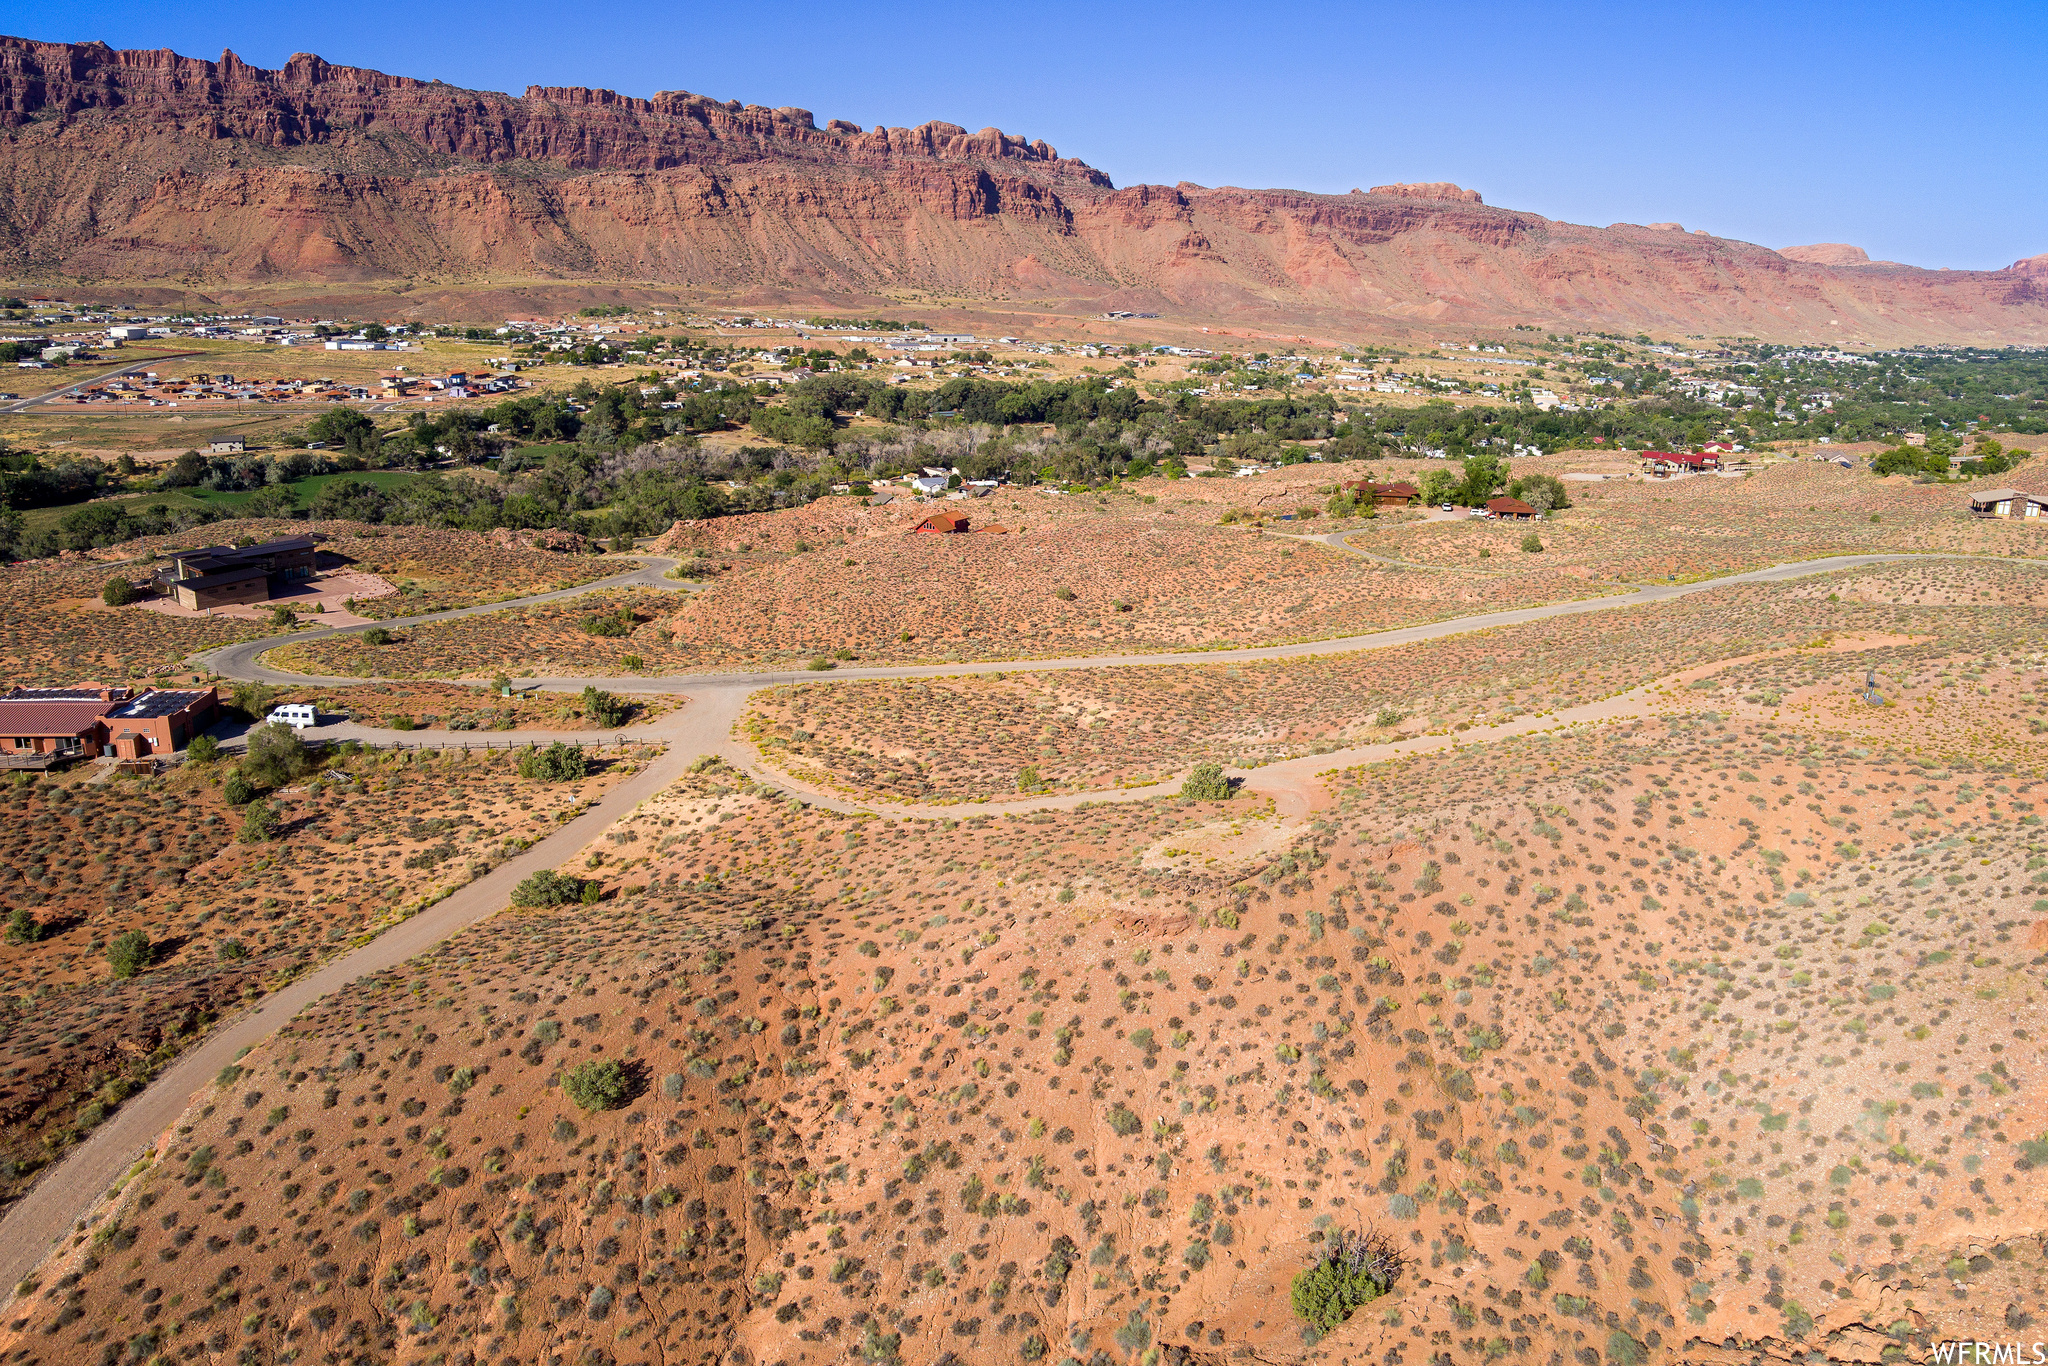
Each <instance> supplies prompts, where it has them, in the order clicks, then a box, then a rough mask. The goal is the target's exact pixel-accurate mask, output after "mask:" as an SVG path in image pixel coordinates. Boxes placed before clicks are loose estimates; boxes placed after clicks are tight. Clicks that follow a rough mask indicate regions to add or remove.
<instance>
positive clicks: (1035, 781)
mask: <svg viewBox="0 0 2048 1366" xmlns="http://www.w3.org/2000/svg"><path fill="white" fill-rule="evenodd" d="M1044 786H1045V783H1044V781H1043V780H1041V779H1040V778H1039V776H1038V768H1037V766H1036V765H1034V764H1026V765H1024V767H1022V768H1020V769H1018V770H1017V790H1018V791H1019V792H1036V791H1038V789H1040V788H1041V787H1044Z"/></svg>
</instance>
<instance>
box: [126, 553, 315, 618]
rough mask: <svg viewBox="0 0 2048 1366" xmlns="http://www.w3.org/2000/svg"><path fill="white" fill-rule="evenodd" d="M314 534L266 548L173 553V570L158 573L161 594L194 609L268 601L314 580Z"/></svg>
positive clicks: (156, 581)
mask: <svg viewBox="0 0 2048 1366" xmlns="http://www.w3.org/2000/svg"><path fill="white" fill-rule="evenodd" d="M315 555H316V551H315V549H314V543H313V538H312V537H311V536H288V537H286V538H285V539H283V540H281V541H266V542H264V543H263V544H262V545H250V546H232V545H209V546H202V547H201V548H199V549H198V550H174V551H172V552H171V555H170V561H171V564H170V567H169V568H168V569H160V570H158V571H157V573H156V577H155V583H156V586H157V588H158V589H159V590H161V591H162V592H164V593H166V594H168V595H170V596H171V597H174V598H176V599H177V600H178V601H179V602H180V603H183V604H184V605H185V606H186V607H189V608H191V609H192V610H193V611H195V612H196V611H201V610H203V609H205V608H208V607H226V606H230V605H232V604H236V603H250V602H267V601H268V600H269V599H270V598H271V597H272V595H273V594H275V593H276V592H277V591H278V590H279V589H281V588H283V587H284V586H285V585H286V584H291V583H302V582H304V581H305V580H307V579H310V578H312V577H313V574H314V571H315V563H314V560H315Z"/></svg>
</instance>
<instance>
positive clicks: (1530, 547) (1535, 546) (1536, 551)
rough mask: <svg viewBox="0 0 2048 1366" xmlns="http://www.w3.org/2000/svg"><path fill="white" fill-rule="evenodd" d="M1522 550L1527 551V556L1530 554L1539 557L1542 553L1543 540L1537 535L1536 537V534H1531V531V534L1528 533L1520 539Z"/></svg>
mask: <svg viewBox="0 0 2048 1366" xmlns="http://www.w3.org/2000/svg"><path fill="white" fill-rule="evenodd" d="M1522 549H1523V550H1525V551H1527V552H1528V553H1529V554H1531V555H1540V554H1542V553H1543V538H1542V537H1541V536H1538V535H1537V534H1536V533H1535V532H1533V531H1532V532H1530V533H1529V534H1528V535H1526V536H1524V537H1523V538H1522Z"/></svg>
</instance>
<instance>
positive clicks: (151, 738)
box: [0, 687, 220, 768]
mask: <svg viewBox="0 0 2048 1366" xmlns="http://www.w3.org/2000/svg"><path fill="white" fill-rule="evenodd" d="M219 717H220V700H219V697H218V695H217V694H215V692H214V690H213V689H212V688H189V689H188V688H163V689H158V688H149V689H145V690H144V691H143V692H141V693H140V694H137V693H134V692H131V691H130V690H129V689H127V688H89V687H80V688H15V689H13V690H12V691H11V692H7V693H4V694H0V765H5V766H7V767H12V768H46V767H48V766H49V765H50V764H52V763H54V762H56V761H57V760H59V759H70V758H78V759H96V758H98V757H99V756H100V755H101V754H107V753H111V754H115V755H118V756H119V757H121V758H123V759H140V758H146V757H148V756H149V755H153V754H169V753H173V752H175V751H177V750H181V749H183V748H185V746H186V745H188V744H190V743H191V742H192V740H193V738H194V737H195V736H198V735H202V734H204V733H205V732H206V729H207V727H209V726H211V725H212V724H213V723H214V722H215V721H216V720H218V719H219Z"/></svg>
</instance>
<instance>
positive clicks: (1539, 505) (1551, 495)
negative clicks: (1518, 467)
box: [1508, 474, 1572, 512]
mask: <svg viewBox="0 0 2048 1366" xmlns="http://www.w3.org/2000/svg"><path fill="white" fill-rule="evenodd" d="M1508 497H1510V498H1519V499H1521V500H1522V501H1523V502H1525V503H1527V504H1528V505H1529V506H1530V507H1532V508H1535V509H1536V510H1537V511H1538V512H1556V511H1558V510H1559V509H1561V508H1568V507H1570V506H1571V505H1572V500H1571V499H1570V498H1569V497H1568V496H1566V494H1565V487H1564V480H1562V479H1559V478H1558V477H1557V476H1556V475H1554V474H1529V475H1524V476H1523V477H1522V478H1520V479H1517V480H1515V481H1514V482H1513V483H1511V484H1509V485H1508Z"/></svg>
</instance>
